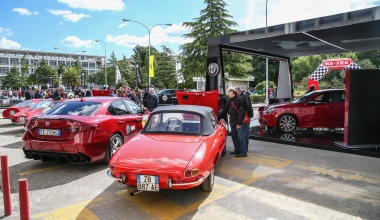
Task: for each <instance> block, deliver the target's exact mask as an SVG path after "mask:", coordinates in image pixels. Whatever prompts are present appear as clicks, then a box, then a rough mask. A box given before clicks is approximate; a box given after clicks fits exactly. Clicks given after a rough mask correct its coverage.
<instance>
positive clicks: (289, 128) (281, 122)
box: [277, 115, 297, 133]
mask: <svg viewBox="0 0 380 220" xmlns="http://www.w3.org/2000/svg"><path fill="white" fill-rule="evenodd" d="M277 127H278V128H279V129H280V130H281V131H283V132H288V133H289V132H293V131H294V130H295V129H296V128H297V119H296V117H294V116H293V115H283V116H281V117H280V118H279V119H278V122H277Z"/></svg>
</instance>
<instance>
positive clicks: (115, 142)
mask: <svg viewBox="0 0 380 220" xmlns="http://www.w3.org/2000/svg"><path fill="white" fill-rule="evenodd" d="M123 143H124V141H123V138H122V137H121V135H120V134H114V135H112V137H111V138H110V140H109V142H108V147H107V152H106V156H105V158H104V162H105V163H108V162H109V161H110V159H111V158H112V156H113V155H114V154H115V153H116V151H117V150H118V149H119V148H120V147H121V145H123Z"/></svg>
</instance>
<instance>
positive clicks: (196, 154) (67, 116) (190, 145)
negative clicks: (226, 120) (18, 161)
mask: <svg viewBox="0 0 380 220" xmlns="http://www.w3.org/2000/svg"><path fill="white" fill-rule="evenodd" d="M177 95H178V96H180V97H182V98H183V97H185V96H186V97H190V98H191V100H193V98H197V97H201V99H204V98H206V97H207V100H208V102H209V103H214V104H213V105H210V104H208V106H210V107H207V104H206V105H205V106H200V105H175V106H174V105H172V106H163V107H158V108H156V109H155V110H154V111H153V112H148V111H147V109H146V108H141V107H139V106H138V105H137V104H136V103H135V102H133V101H131V100H129V99H127V98H122V97H105V96H103V97H100V96H98V97H83V98H80V99H66V100H63V101H60V102H55V101H52V100H38V101H36V100H30V101H25V102H24V103H21V104H19V105H18V106H13V107H12V108H9V109H7V110H6V112H7V113H5V114H4V113H3V115H5V116H7V118H10V119H11V120H12V121H13V122H14V123H24V124H25V133H24V135H23V138H22V146H23V152H24V154H25V157H26V158H29V159H33V160H42V161H47V160H52V159H58V160H59V159H63V160H68V161H69V162H71V163H75V164H84V163H95V162H105V163H108V164H109V171H108V173H107V174H108V176H110V177H113V178H116V179H117V181H118V182H120V183H122V184H126V185H129V186H136V187H137V189H138V191H139V192H140V191H160V189H188V188H193V187H196V186H201V188H202V189H203V190H204V191H211V190H212V188H213V184H214V176H215V175H214V171H215V168H214V167H215V166H216V165H217V163H218V162H219V160H220V158H221V156H224V155H225V153H226V137H227V125H226V124H223V123H222V122H219V121H218V120H217V118H216V115H215V106H216V108H217V107H218V105H217V103H218V101H217V99H218V94H217V93H212V94H211V93H207V92H206V93H205V95H204V96H199V94H197V95H195V94H189V93H184V94H182V95H181V94H179V93H178V91H177ZM207 100H206V99H204V100H198V101H195V102H193V103H206V102H207ZM210 101H211V102H210ZM180 104H184V103H180ZM187 104H189V103H187ZM215 104H216V105H215Z"/></svg>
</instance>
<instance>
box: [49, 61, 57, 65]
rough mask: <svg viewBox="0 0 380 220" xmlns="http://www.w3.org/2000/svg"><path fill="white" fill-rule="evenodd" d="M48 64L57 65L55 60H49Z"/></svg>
mask: <svg viewBox="0 0 380 220" xmlns="http://www.w3.org/2000/svg"><path fill="white" fill-rule="evenodd" d="M49 66H57V61H56V60H49Z"/></svg>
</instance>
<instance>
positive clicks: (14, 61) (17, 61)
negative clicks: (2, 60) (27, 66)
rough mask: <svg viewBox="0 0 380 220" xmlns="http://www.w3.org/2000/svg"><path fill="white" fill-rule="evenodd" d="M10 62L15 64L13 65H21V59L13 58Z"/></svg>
mask: <svg viewBox="0 0 380 220" xmlns="http://www.w3.org/2000/svg"><path fill="white" fill-rule="evenodd" d="M10 61H11V64H13V65H18V64H19V59H18V58H11V59H10Z"/></svg>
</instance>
